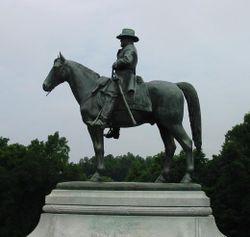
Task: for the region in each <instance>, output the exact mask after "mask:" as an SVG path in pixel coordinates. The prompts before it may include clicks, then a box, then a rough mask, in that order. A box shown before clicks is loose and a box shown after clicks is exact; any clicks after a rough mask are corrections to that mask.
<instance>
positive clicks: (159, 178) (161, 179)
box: [155, 174, 167, 183]
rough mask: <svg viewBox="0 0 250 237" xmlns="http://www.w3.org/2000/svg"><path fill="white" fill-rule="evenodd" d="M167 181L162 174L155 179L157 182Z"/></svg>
mask: <svg viewBox="0 0 250 237" xmlns="http://www.w3.org/2000/svg"><path fill="white" fill-rule="evenodd" d="M166 182H167V180H166V179H165V178H164V176H163V175H162V174H161V175H160V176H159V177H158V178H157V179H156V180H155V183H166Z"/></svg>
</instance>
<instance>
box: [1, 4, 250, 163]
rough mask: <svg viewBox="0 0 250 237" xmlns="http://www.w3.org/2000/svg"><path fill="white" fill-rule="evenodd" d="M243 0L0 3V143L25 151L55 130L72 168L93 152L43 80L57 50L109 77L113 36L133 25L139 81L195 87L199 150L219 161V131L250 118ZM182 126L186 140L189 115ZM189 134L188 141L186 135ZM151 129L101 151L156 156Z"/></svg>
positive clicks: (65, 104) (249, 48) (127, 134)
mask: <svg viewBox="0 0 250 237" xmlns="http://www.w3.org/2000/svg"><path fill="white" fill-rule="evenodd" d="M249 10H250V1H248V0H245V1H244V0H237V1H236V0H155V1H145V0H144V1H143V0H137V1H136V0H127V1H118V0H99V1H98V0H84V1H82V0H60V1H59V0H8V1H1V2H0V30H1V37H0V78H1V86H0V101H1V102H0V103H1V113H0V136H3V137H7V138H10V142H11V143H15V142H18V143H21V144H29V143H30V141H31V140H33V139H35V138H38V139H39V140H46V139H47V136H48V135H50V134H53V133H54V132H55V131H59V133H60V135H61V136H65V137H66V138H67V139H68V141H69V145H70V148H71V153H70V156H71V161H74V162H77V161H79V159H80V158H83V157H84V156H89V157H91V156H92V155H94V151H93V148H92V143H91V140H90V137H89V135H88V132H87V129H86V125H85V124H83V123H82V121H81V117H80V112H79V107H78V104H77V102H76V101H75V99H74V97H73V94H72V93H71V91H70V88H69V86H68V84H63V85H60V86H59V87H58V88H56V89H55V90H54V91H53V92H52V93H51V94H50V96H48V97H46V96H45V92H43V90H42V82H43V80H44V79H45V77H46V76H47V74H48V72H49V70H50V69H51V67H52V65H53V60H54V59H55V58H56V57H57V55H58V52H59V51H62V53H63V55H64V56H65V57H66V58H68V59H71V60H74V61H77V62H79V63H81V64H84V65H85V66H88V67H89V68H91V69H93V70H95V71H96V72H98V73H99V74H101V75H105V76H109V75H110V72H111V65H112V63H113V62H114V60H115V57H116V52H117V50H118V48H119V45H120V44H119V41H118V40H117V39H116V36H117V35H118V34H119V33H120V32H121V30H122V28H133V29H135V31H136V34H137V36H138V37H139V38H140V41H139V42H138V43H137V44H136V47H137V49H138V54H139V62H138V66H137V74H139V75H141V76H142V77H143V78H144V80H145V81H151V80H166V81H171V82H178V81H187V82H190V83H191V84H193V85H194V87H195V88H196V89H197V91H198V94H199V97H200V103H201V110H202V122H203V150H204V152H205V153H206V154H207V156H208V157H211V155H213V154H218V153H219V150H220V148H221V145H222V144H223V141H224V135H225V133H226V132H227V131H228V130H229V129H231V128H232V126H234V125H236V124H238V123H240V122H242V119H243V116H244V114H246V113H247V112H249V111H250V106H249V105H250V104H249V102H250V93H249V89H250V30H249V23H250V14H249ZM184 126H185V128H186V129H187V131H188V133H189V134H190V129H189V122H188V115H187V110H185V117H184ZM190 135H191V134H190ZM162 150H163V144H162V142H161V139H160V136H159V133H158V130H157V127H156V126H150V125H143V126H141V127H138V128H130V129H122V131H121V138H120V139H119V140H118V141H117V140H106V145H105V154H110V153H111V154H113V155H120V154H126V153H127V152H132V153H133V154H135V155H137V154H138V155H141V156H147V155H155V154H157V153H158V152H160V151H162Z"/></svg>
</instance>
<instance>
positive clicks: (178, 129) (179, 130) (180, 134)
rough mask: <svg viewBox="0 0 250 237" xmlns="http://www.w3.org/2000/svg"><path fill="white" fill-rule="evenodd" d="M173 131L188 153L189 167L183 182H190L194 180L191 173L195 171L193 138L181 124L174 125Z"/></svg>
mask: <svg viewBox="0 0 250 237" xmlns="http://www.w3.org/2000/svg"><path fill="white" fill-rule="evenodd" d="M171 132H172V134H173V136H174V138H175V139H176V140H177V141H178V142H179V144H180V145H181V147H182V149H183V150H184V152H185V154H186V162H187V168H186V173H185V175H184V177H183V178H182V180H181V183H190V182H191V181H192V178H191V173H192V172H193V171H194V161H193V153H192V140H191V139H190V138H189V136H188V135H187V133H186V131H185V130H184V128H183V126H182V125H181V124H177V125H174V126H172V128H171Z"/></svg>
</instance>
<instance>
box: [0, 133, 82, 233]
mask: <svg viewBox="0 0 250 237" xmlns="http://www.w3.org/2000/svg"><path fill="white" fill-rule="evenodd" d="M68 159H69V147H68V145H67V140H66V139H65V138H63V137H62V138H61V137H59V134H58V132H56V133H55V134H54V135H50V136H48V140H47V141H46V142H41V141H38V140H33V141H31V143H30V145H28V146H23V145H20V144H11V145H9V144H8V139H6V138H0V223H1V225H0V236H3V237H12V236H13V237H19V236H26V235H27V234H28V233H29V232H31V230H32V229H34V227H35V226H36V225H37V222H38V219H39V216H40V213H41V209H42V206H43V205H44V198H45V195H47V194H48V193H50V191H51V190H52V189H53V188H54V187H55V185H56V184H57V183H58V182H61V181H66V180H85V176H84V174H83V173H82V170H81V169H80V167H79V166H77V165H75V164H72V163H70V164H68Z"/></svg>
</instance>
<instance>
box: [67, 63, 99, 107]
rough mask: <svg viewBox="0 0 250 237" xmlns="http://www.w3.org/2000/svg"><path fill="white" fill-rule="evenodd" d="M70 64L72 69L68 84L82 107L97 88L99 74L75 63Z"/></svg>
mask: <svg viewBox="0 0 250 237" xmlns="http://www.w3.org/2000/svg"><path fill="white" fill-rule="evenodd" d="M68 64H69V65H70V68H71V76H70V78H69V80H68V82H69V85H70V88H71V90H72V92H73V94H74V96H75V98H76V100H77V102H78V103H79V105H81V104H83V103H84V101H86V99H87V98H88V97H89V96H90V95H91V91H92V90H93V89H94V88H95V86H96V82H97V78H98V74H96V73H94V72H92V71H91V70H89V69H88V68H86V67H84V66H82V65H79V64H77V63H75V62H69V63H68Z"/></svg>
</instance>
